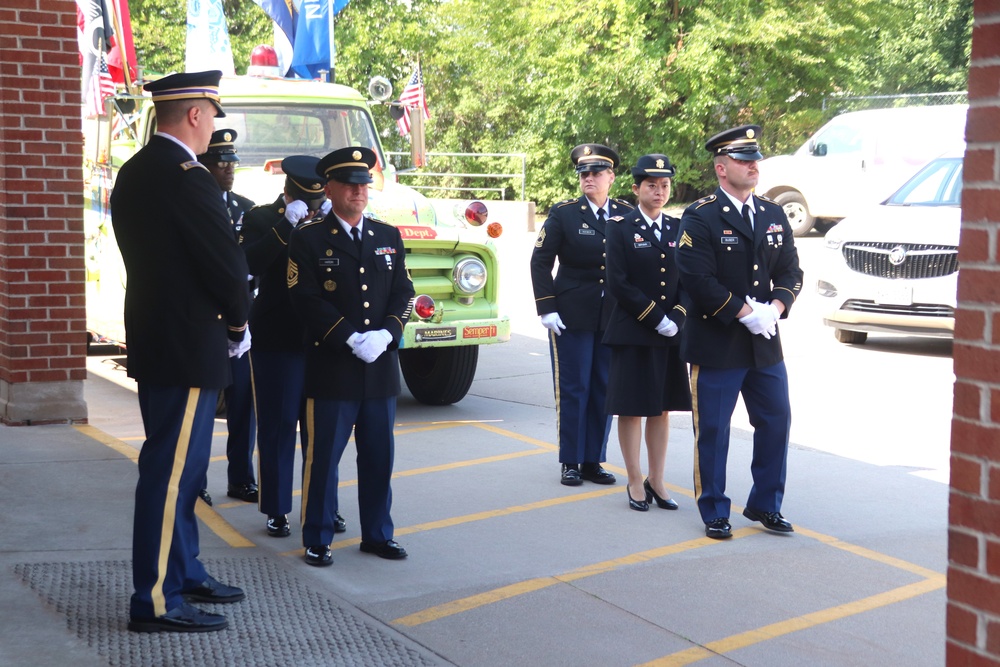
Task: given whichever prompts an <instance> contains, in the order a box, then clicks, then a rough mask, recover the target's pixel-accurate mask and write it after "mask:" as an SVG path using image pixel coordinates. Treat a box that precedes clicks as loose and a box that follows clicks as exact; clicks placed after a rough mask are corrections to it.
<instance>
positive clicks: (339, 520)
mask: <svg viewBox="0 0 1000 667" xmlns="http://www.w3.org/2000/svg"><path fill="white" fill-rule="evenodd" d="M333 532H335V533H346V532H347V522H346V521H344V517H342V516H340V512H337V517H336V518H335V519H334V520H333Z"/></svg>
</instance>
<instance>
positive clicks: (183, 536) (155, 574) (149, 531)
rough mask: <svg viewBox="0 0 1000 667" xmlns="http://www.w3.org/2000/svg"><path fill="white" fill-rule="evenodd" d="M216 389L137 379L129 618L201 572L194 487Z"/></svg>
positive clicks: (168, 598)
mask: <svg viewBox="0 0 1000 667" xmlns="http://www.w3.org/2000/svg"><path fill="white" fill-rule="evenodd" d="M218 395H219V392H218V390H211V389H197V388H194V389H189V388H186V387H164V386H159V385H150V384H147V383H143V382H139V410H140V412H141V413H142V424H143V427H144V429H145V432H146V441H145V442H143V444H142V449H141V450H140V451H139V483H138V484H137V485H136V488H135V518H134V522H133V528H132V580H133V584H134V586H135V593H133V595H132V601H131V605H130V614H131V616H132V617H133V618H151V617H153V616H162V615H163V614H165V613H167V611H169V610H171V609H174V608H175V607H178V606H180V604H181V602H182V598H181V592H182V591H184V590H189V589H191V588H194V587H196V586H198V585H199V584H201V583H202V582H204V581H205V579H206V578H207V577H208V575H207V573H206V572H205V567H204V566H203V565H202V564H201V562H199V561H198V522H197V519H196V518H195V515H194V506H195V502H196V501H197V500H198V491H199V490H200V489H201V485H202V483H203V482H204V479H205V472H206V471H207V470H208V459H209V455H210V454H211V450H212V428H213V425H214V423H215V406H216V402H217V400H218Z"/></svg>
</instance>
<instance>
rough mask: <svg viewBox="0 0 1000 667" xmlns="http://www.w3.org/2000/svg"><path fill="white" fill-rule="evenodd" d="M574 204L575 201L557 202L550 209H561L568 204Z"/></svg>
mask: <svg viewBox="0 0 1000 667" xmlns="http://www.w3.org/2000/svg"><path fill="white" fill-rule="evenodd" d="M575 203H576V200H575V199H567V200H566V201H561V202H559V203H558V204H556V205H555V206H553V207H552V208H562V207H563V206H568V205H570V204H575Z"/></svg>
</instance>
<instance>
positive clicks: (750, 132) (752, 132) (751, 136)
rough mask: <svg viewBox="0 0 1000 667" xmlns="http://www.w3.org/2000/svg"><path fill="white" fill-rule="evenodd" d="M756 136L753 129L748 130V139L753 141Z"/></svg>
mask: <svg viewBox="0 0 1000 667" xmlns="http://www.w3.org/2000/svg"><path fill="white" fill-rule="evenodd" d="M754 136H756V133H755V132H754V131H753V128H750V129H748V130H747V139H753V138H754Z"/></svg>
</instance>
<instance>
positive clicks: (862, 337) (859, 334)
mask: <svg viewBox="0 0 1000 667" xmlns="http://www.w3.org/2000/svg"><path fill="white" fill-rule="evenodd" d="M833 336H834V338H836V339H837V340H838V341H840V342H841V343H847V344H848V345H862V344H864V342H865V341H866V340H868V333H867V332H865V331H848V330H847V329H834V330H833Z"/></svg>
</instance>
